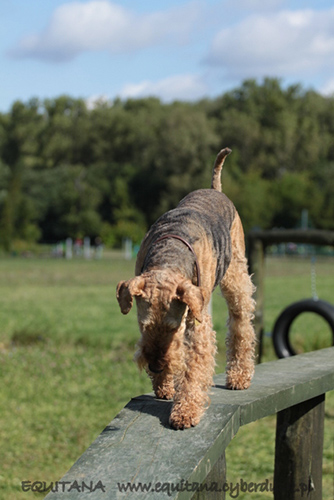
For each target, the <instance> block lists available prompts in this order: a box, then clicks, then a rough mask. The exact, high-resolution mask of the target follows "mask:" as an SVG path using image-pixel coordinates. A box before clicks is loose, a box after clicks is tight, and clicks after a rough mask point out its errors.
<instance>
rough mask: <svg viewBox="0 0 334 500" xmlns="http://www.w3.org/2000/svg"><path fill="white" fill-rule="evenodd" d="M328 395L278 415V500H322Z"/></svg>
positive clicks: (275, 491) (276, 462) (276, 457)
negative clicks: (323, 452) (323, 453)
mask: <svg viewBox="0 0 334 500" xmlns="http://www.w3.org/2000/svg"><path fill="white" fill-rule="evenodd" d="M324 416H325V395H324V394H322V395H320V396H317V397H315V398H313V399H309V400H308V401H305V402H303V403H299V404H297V405H295V406H291V407H289V408H287V409H286V410H282V411H280V412H279V413H277V427H276V450H275V474H274V498H275V500H297V499H298V500H299V499H301V498H307V499H310V500H321V498H322V451H323V439H324Z"/></svg>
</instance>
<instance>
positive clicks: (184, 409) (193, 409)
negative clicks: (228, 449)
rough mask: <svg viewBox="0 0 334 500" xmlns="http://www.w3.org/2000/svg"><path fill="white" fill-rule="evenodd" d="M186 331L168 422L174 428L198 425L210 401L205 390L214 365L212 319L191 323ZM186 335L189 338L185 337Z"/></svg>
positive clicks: (205, 318)
mask: <svg viewBox="0 0 334 500" xmlns="http://www.w3.org/2000/svg"><path fill="white" fill-rule="evenodd" d="M190 330H191V331H190V332H189V330H188V331H186V334H185V338H186V340H185V343H184V346H185V350H184V355H185V359H184V361H185V362H184V370H183V371H179V372H178V374H177V376H176V377H175V396H174V404H173V407H172V411H171V415H170V424H171V426H172V427H173V428H174V429H186V428H189V427H194V426H195V425H197V424H198V423H199V421H200V419H201V416H202V415H203V413H204V410H205V407H206V405H207V403H208V402H209V396H208V392H209V389H210V387H211V386H212V383H213V373H214V365H215V359H214V358H215V353H216V343H215V332H214V331H213V330H212V326H211V319H210V317H209V316H208V315H205V317H204V321H203V323H201V324H199V325H196V326H195V324H194V322H193V325H192V327H191V329H190ZM187 337H188V338H187Z"/></svg>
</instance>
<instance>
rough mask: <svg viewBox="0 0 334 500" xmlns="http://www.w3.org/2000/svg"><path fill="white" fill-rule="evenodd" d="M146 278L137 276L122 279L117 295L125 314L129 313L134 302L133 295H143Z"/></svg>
mask: <svg viewBox="0 0 334 500" xmlns="http://www.w3.org/2000/svg"><path fill="white" fill-rule="evenodd" d="M144 287H145V279H144V278H143V277H142V276H136V277H135V278H132V279H131V280H128V281H120V282H119V283H118V285H117V290H116V297H117V300H118V303H119V306H120V308H121V311H122V313H123V314H128V312H129V311H130V310H131V307H132V304H133V297H134V296H138V297H139V296H140V295H143V294H144V292H143V290H144Z"/></svg>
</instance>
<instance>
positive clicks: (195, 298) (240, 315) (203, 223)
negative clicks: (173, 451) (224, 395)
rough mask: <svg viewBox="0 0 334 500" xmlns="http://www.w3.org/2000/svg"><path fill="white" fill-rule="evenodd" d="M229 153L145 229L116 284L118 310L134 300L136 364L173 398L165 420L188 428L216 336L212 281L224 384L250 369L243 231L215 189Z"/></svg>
mask: <svg viewBox="0 0 334 500" xmlns="http://www.w3.org/2000/svg"><path fill="white" fill-rule="evenodd" d="M230 153H231V150H230V149H228V148H225V149H223V150H221V151H220V153H219V154H218V156H217V158H216V161H215V164H214V169H213V176H212V182H211V189H199V190H197V191H193V192H192V193H190V194H188V195H187V196H186V197H185V198H184V199H183V200H182V201H181V202H180V203H179V205H178V206H177V207H176V208H175V209H174V210H170V211H169V212H167V213H165V214H164V215H162V216H161V217H160V218H159V219H158V220H157V221H156V222H155V223H154V224H153V226H152V227H151V229H150V230H149V231H148V233H147V234H146V236H145V238H144V240H143V242H142V244H141V247H140V250H139V253H138V257H137V261H136V269H135V274H136V277H135V278H133V279H130V280H128V281H121V282H120V283H119V284H118V286H117V299H118V301H119V305H120V308H121V311H122V313H123V314H127V313H128V312H129V311H130V309H131V307H132V304H133V297H135V298H136V302H137V315H138V323H139V327H140V330H141V338H140V340H139V343H138V351H137V353H136V356H135V358H136V361H137V363H138V365H139V367H140V368H145V370H146V371H147V373H148V375H149V376H150V378H151V380H152V385H153V389H154V392H155V394H156V396H157V398H160V399H173V400H174V402H173V406H172V411H171V415H170V424H171V426H172V427H173V428H175V429H184V428H187V427H191V426H195V425H196V424H198V422H199V421H200V418H201V416H202V414H203V412H204V410H205V407H206V405H207V403H208V401H209V397H208V392H209V389H210V386H212V383H213V379H212V377H213V373H214V366H215V353H216V338H215V332H214V331H213V329H212V323H211V318H210V315H209V312H208V304H209V301H210V297H211V294H212V291H213V290H214V289H215V287H216V286H217V285H218V284H219V285H220V287H221V290H222V293H223V295H224V297H225V299H226V302H227V305H228V310H229V319H228V325H229V333H228V336H227V339H226V344H227V369H226V372H227V381H226V386H227V387H228V388H229V389H247V388H248V387H249V385H250V382H251V379H252V376H253V372H254V345H255V334H254V329H253V326H252V319H253V313H254V309H255V302H254V300H253V298H252V295H253V291H254V288H253V284H252V281H251V278H250V276H249V274H248V267H247V260H246V257H245V242H244V232H243V228H242V224H241V220H240V217H239V215H238V213H237V211H236V209H235V207H234V205H233V203H232V202H231V201H230V200H229V199H228V198H227V196H225V195H224V194H223V193H222V192H221V181H220V177H221V170H222V166H223V163H224V160H225V157H226V156H227V155H228V154H230Z"/></svg>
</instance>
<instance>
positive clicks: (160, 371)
mask: <svg viewBox="0 0 334 500" xmlns="http://www.w3.org/2000/svg"><path fill="white" fill-rule="evenodd" d="M148 369H149V370H150V372H152V373H162V372H163V371H164V369H163V368H158V367H157V366H154V365H153V366H152V364H151V363H150V364H149V365H148Z"/></svg>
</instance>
